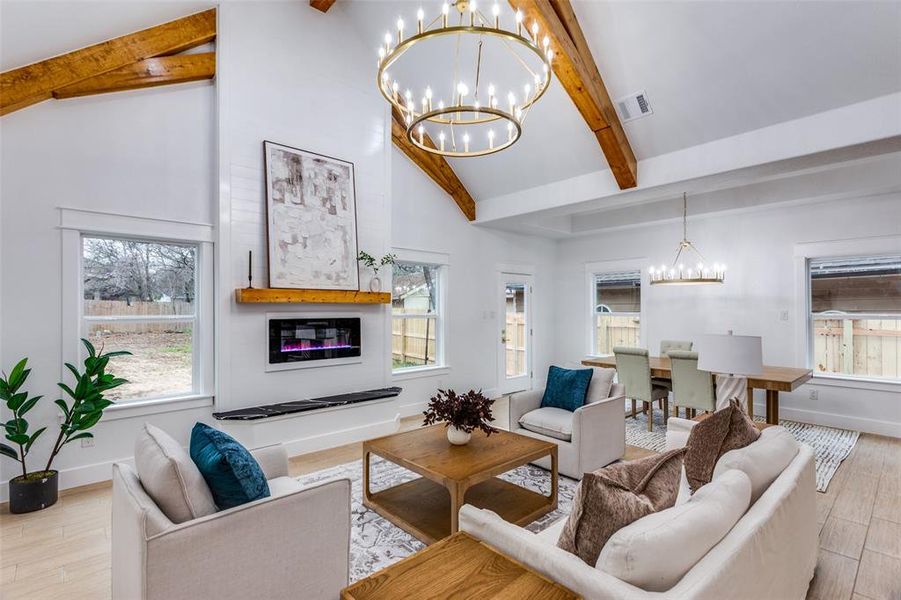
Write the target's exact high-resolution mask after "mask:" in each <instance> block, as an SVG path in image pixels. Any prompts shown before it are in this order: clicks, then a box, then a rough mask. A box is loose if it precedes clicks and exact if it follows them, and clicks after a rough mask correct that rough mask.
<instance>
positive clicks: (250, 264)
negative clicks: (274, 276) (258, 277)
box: [247, 250, 253, 290]
mask: <svg viewBox="0 0 901 600" xmlns="http://www.w3.org/2000/svg"><path fill="white" fill-rule="evenodd" d="M247 289H248V290H252V289H253V250H248V251H247Z"/></svg>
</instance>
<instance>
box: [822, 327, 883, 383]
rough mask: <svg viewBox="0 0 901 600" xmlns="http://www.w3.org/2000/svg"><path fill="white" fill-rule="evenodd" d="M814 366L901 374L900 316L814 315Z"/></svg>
mask: <svg viewBox="0 0 901 600" xmlns="http://www.w3.org/2000/svg"><path fill="white" fill-rule="evenodd" d="M813 359H814V370H815V371H818V372H821V373H843V374H846V375H862V376H872V377H898V376H899V375H901V319H815V320H814V329H813Z"/></svg>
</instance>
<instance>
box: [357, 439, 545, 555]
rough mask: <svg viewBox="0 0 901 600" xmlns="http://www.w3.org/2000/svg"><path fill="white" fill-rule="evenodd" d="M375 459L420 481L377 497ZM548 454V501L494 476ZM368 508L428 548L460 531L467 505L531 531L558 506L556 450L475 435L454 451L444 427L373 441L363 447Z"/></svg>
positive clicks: (529, 441)
mask: <svg viewBox="0 0 901 600" xmlns="http://www.w3.org/2000/svg"><path fill="white" fill-rule="evenodd" d="M373 454H375V455H377V456H381V457H382V458H384V459H387V460H389V461H391V462H393V463H395V464H398V465H400V466H402V467H404V468H405V469H409V470H411V471H413V472H415V473H418V474H420V475H422V477H421V478H418V479H414V480H413V481H409V482H407V483H402V484H400V485H396V486H393V487H390V488H387V489H385V490H381V491H378V492H372V491H371V490H370V489H369V483H370V481H369V476H370V474H369V463H370V457H371V455H373ZM548 455H549V456H550V457H551V495H550V497H548V496H544V495H543V494H538V493H536V492H533V491H531V490H527V489H525V488H523V487H520V486H518V485H515V484H512V483H510V482H508V481H504V480H502V479H498V478H497V477H495V476H496V475H500V474H501V473H505V472H507V471H510V470H511V469H514V468H516V467H519V466H521V465H524V464H526V463H529V462H531V461H533V460H536V459H538V458H541V457H543V456H548ZM363 504H364V505H365V506H367V507H369V508H371V509H372V510H374V511H376V512H377V513H378V514H380V515H382V516H383V517H385V518H386V519H388V520H389V521H391V522H392V523H394V524H395V525H397V526H398V527H400V528H401V529H403V530H405V531H407V532H408V533H410V534H411V535H413V536H415V537H416V538H418V539H420V540H422V541H423V542H425V543H426V544H432V543H434V542H436V541H438V540H440V539H442V538H445V537H447V536H449V535H451V534H452V533H456V531H457V529H458V526H457V513H458V512H459V511H460V507H461V506H463V504H471V505H473V506H476V507H478V508H487V509H489V510H492V511H494V512H496V513H497V514H498V515H500V516H501V517H503V518H504V520H506V521H509V522H510V523H515V524H517V525H526V524H528V523H531V522H532V521H534V520H535V519H537V518H538V517H540V516H542V515H545V514H547V513H549V512H551V511H552V510H555V509H556V508H557V445H556V444H553V443H551V442H543V441H541V440H536V439H534V438H530V437H526V436H523V435H517V434H515V433H510V432H508V431H498V432H497V433H492V434H491V436H490V437H489V436H487V435H485V434H484V433H482V432H481V431H474V432H473V433H472V439H471V440H470V441H469V443H468V444H466V445H465V446H454V445H452V444H451V443H450V442H448V441H447V434H446V432H445V429H444V426H443V425H433V426H431V427H423V428H421V429H415V430H413V431H407V432H404V433H396V434H394V435H389V436H386V437H381V438H376V439H374V440H369V441H367V442H363Z"/></svg>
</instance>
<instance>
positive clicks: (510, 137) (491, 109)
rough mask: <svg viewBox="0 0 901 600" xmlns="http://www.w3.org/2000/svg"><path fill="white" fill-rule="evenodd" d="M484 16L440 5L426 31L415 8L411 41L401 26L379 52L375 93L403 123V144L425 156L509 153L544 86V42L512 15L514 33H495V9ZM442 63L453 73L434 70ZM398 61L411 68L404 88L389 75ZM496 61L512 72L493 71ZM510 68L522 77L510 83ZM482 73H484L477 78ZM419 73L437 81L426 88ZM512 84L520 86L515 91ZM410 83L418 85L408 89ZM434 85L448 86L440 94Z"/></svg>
mask: <svg viewBox="0 0 901 600" xmlns="http://www.w3.org/2000/svg"><path fill="white" fill-rule="evenodd" d="M452 9H453V10H452ZM491 14H492V18H491V19H488V18H486V17H485V15H484V14H482V12H481V11H479V9H478V5H477V3H476V0H457V1H456V2H454V3H452V4H448V3H444V4H443V5H442V7H441V14H440V15H438V16H437V17H436V18H435V19H433V20H432V21H431V22H429V23H426V22H425V13H424V11H423V9H421V8H420V9H419V11H418V12H417V14H416V28H415V29H416V33H415V34H413V35H410V36H409V37H404V29H405V27H406V25H405V23H404V20H403V19H402V18H399V19H398V20H397V23H396V25H397V27H396V30H395V32H394V33H392V32H390V31H389V32H388V33H386V34H385V37H384V43H383V45H382V46H381V47H380V48H379V70H378V80H377V81H378V87H379V91H381V93H382V95H383V96H384V97H385V99H386V100H388V102H390V103H391V105H392V107H393V110H395V111H396V112H397V113H398V114H399V115H400V116H401V117H402V119H403V123H404V125H405V126H406V136H407V139H409V141H410V142H411V143H413V144H414V145H416V146H418V147H419V148H421V149H422V150H425V151H426V152H431V153H432V154H439V155H441V156H449V157H455V158H463V157H472V156H485V155H487V154H493V153H495V152H500V151H501V150H504V149H505V148H509V147H510V146H512V145H513V144H515V143H516V141H517V140H518V139H519V137H520V136H521V135H522V126H523V122H524V121H525V119H526V116H528V113H529V109H530V108H531V107H532V106H533V105H534V104H535V102H537V101H538V99H539V98H541V96H542V95H543V94H544V92H545V91H546V90H547V88H548V85H549V84H550V80H551V61H552V59H553V57H554V51H553V50H552V49H551V48H550V40H549V38H548V37H547V36H545V37H544V38H543V39H542V38H541V37H540V33H541V32H540V28H539V26H538V23H532V24H531V26H530V27H529V28H528V29H527V28H526V24H524V23H523V14H522V12H521V11H516V13H515V15H514V17H513V20H514V21H515V25H516V27H515V30H507V29H504V28H502V27H501V8H500V6H499V5H498V3H497V2H495V3H494V4H493V5H492V7H491ZM442 40H444V42H442ZM447 40H451V41H452V44H447V43H446V41H447ZM430 46H431V49H429V47H430ZM488 46H491V47H490V48H489V47H488ZM414 48H415V49H416V51H415V52H414V51H413V49H414ZM501 54H504V56H503V57H501V56H500V55H501ZM442 55H444V56H445V57H446V58H449V59H451V62H452V64H451V65H450V66H449V67H448V70H450V71H452V72H446V73H442V72H441V71H442V69H441V68H439V67H435V66H433V65H434V63H435V62H436V60H435V59H436V57H438V56H442ZM405 56H406V57H407V59H410V61H409V62H412V63H414V68H412V69H411V68H410V65H409V64H408V65H407V70H406V72H405V75H406V76H408V77H409V79H410V81H404V82H402V81H401V79H402V78H403V75H401V76H394V75H393V74H392V73H395V72H396V70H400V69H401V68H402V66H403V65H402V63H403V62H405V61H407V59H404V60H403V61H402V60H401V58H402V57H405ZM502 58H503V59H504V60H507V61H509V62H510V63H511V65H512V66H513V69H510V68H507V67H500V68H499V64H500V63H503V62H504V60H501V59H502ZM489 60H490V61H491V66H490V67H489V66H487V62H488V61H489ZM423 65H425V66H423ZM417 66H418V67H419V68H415V67H417ZM517 66H518V67H520V68H521V69H522V71H521V73H520V74H519V75H514V74H513V73H512V72H511V71H513V70H515V69H516V67H517ZM483 67H484V68H485V70H486V71H489V72H488V73H486V72H483ZM389 69H390V71H389ZM422 70H427V72H428V76H429V77H437V81H435V80H432V81H429V80H426V79H425V78H424V77H422V75H421V71H422ZM492 70H493V72H491V71H492ZM511 77H515V78H518V79H519V82H518V84H516V85H517V87H515V88H514V84H513V83H512V82H510V79H511ZM417 78H420V79H423V80H422V81H415V82H414V81H412V79H417ZM439 82H449V83H450V85H449V86H448V87H447V88H444V87H443V86H441V85H437V84H438V83H439ZM495 83H499V84H500V85H498V86H496V85H495ZM470 85H471V86H472V87H470ZM501 86H504V87H501ZM414 90H415V93H414Z"/></svg>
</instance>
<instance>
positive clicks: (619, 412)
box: [572, 394, 626, 473]
mask: <svg viewBox="0 0 901 600" xmlns="http://www.w3.org/2000/svg"><path fill="white" fill-rule="evenodd" d="M625 401H626V397H625V396H624V395H622V394H620V395H617V396H611V397H610V398H605V399H604V400H598V401H596V402H592V403H590V404H585V405H584V406H580V407H579V408H577V409H576V411H575V412H574V413H573V437H572V443H573V446H574V447H576V448H578V450H579V470H580V471H581V472H583V473H584V472H589V471H595V470H597V469H600V468H601V467H603V466H605V465H608V464H610V463H611V462H613V461H614V460H616V459H618V458H620V457H622V456H623V454H625V453H626V420H625V419H624V418H623V406H624V403H625Z"/></svg>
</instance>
